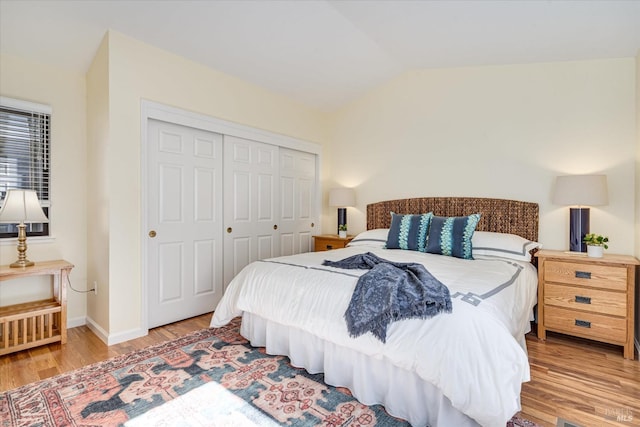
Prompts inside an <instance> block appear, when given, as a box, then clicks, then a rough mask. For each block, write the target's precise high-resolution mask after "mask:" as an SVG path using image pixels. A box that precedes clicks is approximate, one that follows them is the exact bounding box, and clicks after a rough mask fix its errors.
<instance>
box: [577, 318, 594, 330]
mask: <svg viewBox="0 0 640 427" xmlns="http://www.w3.org/2000/svg"><path fill="white" fill-rule="evenodd" d="M576 326H580V327H581V328H590V327H591V322H588V321H586V320H579V319H576Z"/></svg>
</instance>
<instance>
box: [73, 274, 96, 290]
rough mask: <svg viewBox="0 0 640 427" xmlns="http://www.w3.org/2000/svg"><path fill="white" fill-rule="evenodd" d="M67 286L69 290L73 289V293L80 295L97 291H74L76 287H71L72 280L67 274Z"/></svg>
mask: <svg viewBox="0 0 640 427" xmlns="http://www.w3.org/2000/svg"><path fill="white" fill-rule="evenodd" d="M67 284H68V285H69V288H71V290H72V291H75V292H78V293H79V294H88V293H89V292H93V291H95V290H96V288H93V289H89V290H88V291H79V290H77V289H74V287H73V286H72V285H71V279H70V278H69V275H68V274H67Z"/></svg>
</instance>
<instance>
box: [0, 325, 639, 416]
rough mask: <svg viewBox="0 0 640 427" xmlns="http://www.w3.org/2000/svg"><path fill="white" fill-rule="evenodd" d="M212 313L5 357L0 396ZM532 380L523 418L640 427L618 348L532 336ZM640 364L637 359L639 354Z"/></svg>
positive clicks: (79, 336)
mask: <svg viewBox="0 0 640 427" xmlns="http://www.w3.org/2000/svg"><path fill="white" fill-rule="evenodd" d="M210 319H211V315H210V314H206V315H202V316H199V317H194V318H192V319H188V320H183V321H181V322H177V323H173V324H171V325H167V326H163V327H160V328H156V329H153V330H151V331H150V333H149V335H148V336H146V337H143V338H139V339H136V340H132V341H128V342H125V343H122V344H117V345H113V346H111V347H107V346H106V345H105V344H104V343H103V342H102V341H100V340H99V339H98V338H97V337H96V336H95V335H93V333H91V331H90V330H89V329H88V328H87V327H85V326H81V327H78V328H73V329H69V331H68V342H67V344H65V345H64V346H61V345H60V344H50V345H48V346H42V347H38V348H33V349H30V350H25V351H22V352H18V353H15V354H9V355H6V356H0V392H1V391H6V390H9V389H12V388H15V387H18V386H20V385H23V384H28V383H30V382H33V381H38V380H40V379H44V378H48V377H51V376H53V375H57V374H59V373H62V372H66V371H70V370H72V369H76V368H79V367H82V366H84V365H87V364H90V363H94V362H98V361H101V360H105V359H107V358H110V357H113V356H116V355H119V354H123V353H127V352H130V351H133V350H137V349H140V348H143V347H146V346H149V345H152V344H156V343H160V342H163V341H166V340H170V339H173V338H177V337H179V336H182V335H184V334H186V333H189V332H191V331H195V330H199V329H202V328H206V327H208V325H209V320H210ZM527 346H528V349H529V359H530V363H531V376H532V379H531V381H530V382H529V383H526V384H524V385H523V390H522V415H523V416H524V417H525V418H527V419H530V420H532V421H535V422H537V423H539V424H541V425H543V426H556V423H557V419H558V417H560V418H563V419H565V420H568V421H570V422H573V423H576V424H578V425H580V426H582V427H600V426H623V427H628V426H640V362H638V360H635V361H631V360H625V359H623V358H622V349H621V348H620V347H615V346H609V345H606V344H597V343H594V342H592V341H586V340H581V339H575V338H571V337H567V336H563V335H559V334H553V333H549V334H548V339H547V340H546V341H539V340H538V339H537V338H536V336H535V334H529V336H527ZM636 358H637V355H636Z"/></svg>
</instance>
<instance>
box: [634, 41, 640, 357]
mask: <svg viewBox="0 0 640 427" xmlns="http://www.w3.org/2000/svg"><path fill="white" fill-rule="evenodd" d="M635 200H636V232H635V236H636V237H635V239H636V248H635V256H636V258H638V259H640V49H639V50H638V54H637V55H636V192H635ZM635 319H636V326H635V331H636V350H637V351H638V353H639V354H640V268H636V317H635Z"/></svg>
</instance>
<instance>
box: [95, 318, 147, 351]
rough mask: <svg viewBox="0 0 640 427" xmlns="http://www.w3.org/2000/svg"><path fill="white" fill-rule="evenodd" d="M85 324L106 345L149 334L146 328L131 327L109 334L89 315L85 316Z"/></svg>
mask: <svg viewBox="0 0 640 427" xmlns="http://www.w3.org/2000/svg"><path fill="white" fill-rule="evenodd" d="M86 320H87V321H86V325H87V327H88V328H89V329H91V332H93V333H94V334H95V335H96V336H97V337H98V338H100V340H101V341H102V342H103V343H105V344H106V345H114V344H120V343H121V342H125V341H129V340H133V339H136V338H140V337H144V336H146V335H148V334H149V331H148V330H146V329H139V328H138V329H131V330H128V331H124V332H118V333H117V334H109V333H108V332H107V331H105V330H104V329H102V328H101V327H100V325H98V324H97V323H96V322H95V321H94V320H93V319H92V318H91V317H87V319H86Z"/></svg>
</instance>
